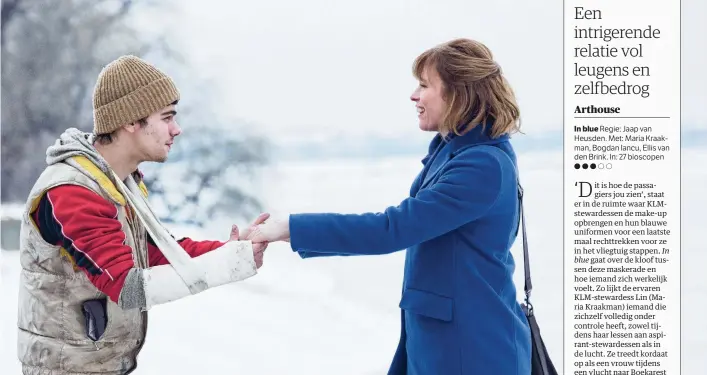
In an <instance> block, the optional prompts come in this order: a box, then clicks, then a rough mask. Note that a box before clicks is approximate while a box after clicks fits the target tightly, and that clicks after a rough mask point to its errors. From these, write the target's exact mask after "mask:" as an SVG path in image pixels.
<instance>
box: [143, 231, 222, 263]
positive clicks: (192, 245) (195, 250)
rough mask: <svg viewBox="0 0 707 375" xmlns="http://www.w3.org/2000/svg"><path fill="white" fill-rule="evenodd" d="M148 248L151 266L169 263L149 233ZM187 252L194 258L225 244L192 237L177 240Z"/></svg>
mask: <svg viewBox="0 0 707 375" xmlns="http://www.w3.org/2000/svg"><path fill="white" fill-rule="evenodd" d="M147 237H148V238H147V248H148V251H149V259H150V266H161V265H163V264H169V261H168V260H167V258H166V257H165V256H164V254H162V251H160V249H159V248H158V247H157V245H155V243H154V242H153V240H152V238H150V236H149V234H148V236H147ZM177 242H178V243H179V244H180V245H181V246H182V248H183V249H184V250H186V252H187V254H189V256H191V257H192V258H196V257H198V256H199V255H203V254H206V253H208V252H209V251H211V250H214V249H216V248H219V247H221V246H223V244H225V242H221V241H194V240H192V239H191V238H183V239H181V240H179V241H177Z"/></svg>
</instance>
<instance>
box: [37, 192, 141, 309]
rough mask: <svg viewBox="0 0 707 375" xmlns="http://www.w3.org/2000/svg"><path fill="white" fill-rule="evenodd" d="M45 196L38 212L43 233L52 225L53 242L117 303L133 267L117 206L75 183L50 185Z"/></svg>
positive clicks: (99, 288)
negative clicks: (43, 203) (42, 206)
mask: <svg viewBox="0 0 707 375" xmlns="http://www.w3.org/2000/svg"><path fill="white" fill-rule="evenodd" d="M45 197H46V198H47V199H46V202H47V203H46V204H45V205H44V208H43V209H42V211H43V212H40V213H38V215H37V216H38V217H42V218H44V223H45V225H44V227H45V228H44V232H46V231H47V229H50V228H51V227H52V226H54V227H55V228H56V229H57V230H55V231H54V234H55V239H56V242H55V243H61V244H62V245H63V247H64V249H66V251H67V252H68V253H69V255H70V256H71V257H72V258H73V260H74V262H75V263H76V265H77V266H78V267H79V268H81V269H82V270H83V271H84V272H85V273H86V275H87V276H88V279H89V280H90V281H91V283H93V285H95V286H96V288H98V290H100V291H101V292H103V293H104V294H106V295H107V296H108V297H109V298H110V299H111V300H112V301H114V302H116V303H117V301H118V297H119V296H120V291H121V289H122V287H123V284H124V283H125V277H126V276H127V274H128V272H129V271H130V269H131V268H132V267H133V266H134V263H133V256H132V249H131V248H130V247H129V246H127V245H125V233H124V232H123V230H122V225H121V223H120V221H118V209H117V207H116V206H115V205H114V204H113V203H112V202H109V201H107V200H105V199H104V198H102V197H101V196H99V195H98V194H96V193H95V192H93V191H91V190H89V189H87V188H84V187H81V186H76V185H62V186H58V187H55V188H52V189H50V190H49V191H48V192H47V194H46V196H45ZM41 221H42V220H41V219H40V222H41ZM43 235H44V233H43Z"/></svg>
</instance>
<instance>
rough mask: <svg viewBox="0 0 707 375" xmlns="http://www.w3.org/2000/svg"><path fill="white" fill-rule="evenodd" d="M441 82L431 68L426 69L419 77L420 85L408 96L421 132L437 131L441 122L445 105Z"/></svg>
mask: <svg viewBox="0 0 707 375" xmlns="http://www.w3.org/2000/svg"><path fill="white" fill-rule="evenodd" d="M442 92H443V84H442V80H441V79H440V77H439V74H437V71H436V70H435V69H433V68H430V67H427V68H425V69H424V70H423V72H422V74H421V77H420V84H419V85H418V86H417V88H416V89H415V91H414V92H413V93H412V95H411V96H410V100H412V101H413V102H415V107H416V108H417V118H418V119H419V121H420V123H419V126H420V129H422V130H423V131H437V130H438V129H439V125H440V123H441V122H442V117H443V116H444V112H445V110H446V106H447V103H445V101H444V98H443V94H442Z"/></svg>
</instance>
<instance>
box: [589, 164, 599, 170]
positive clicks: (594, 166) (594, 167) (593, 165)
mask: <svg viewBox="0 0 707 375" xmlns="http://www.w3.org/2000/svg"><path fill="white" fill-rule="evenodd" d="M589 167H590V168H592V169H597V165H596V164H594V163H592V165H590V166H589Z"/></svg>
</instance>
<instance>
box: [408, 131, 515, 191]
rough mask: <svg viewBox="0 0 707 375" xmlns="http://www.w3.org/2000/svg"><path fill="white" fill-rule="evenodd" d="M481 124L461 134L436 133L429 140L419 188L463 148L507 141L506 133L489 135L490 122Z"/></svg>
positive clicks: (425, 184) (426, 183) (423, 160)
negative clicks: (444, 136) (444, 135)
mask: <svg viewBox="0 0 707 375" xmlns="http://www.w3.org/2000/svg"><path fill="white" fill-rule="evenodd" d="M483 125H484V124H479V125H477V126H475V127H474V128H472V129H471V130H469V131H468V132H466V133H464V134H463V135H456V134H450V135H448V136H447V137H446V138H443V137H442V136H441V135H440V134H439V133H437V135H435V137H434V138H433V139H432V141H431V142H430V145H429V148H428V150H427V155H426V156H425V157H424V158H423V159H422V164H423V165H424V169H423V172H422V173H423V181H422V183H421V184H420V187H419V188H420V189H421V188H424V187H425V186H427V185H428V184H429V182H430V181H431V180H432V179H433V178H434V177H435V175H437V173H438V172H439V170H440V169H441V168H442V166H443V165H444V164H445V163H446V162H447V161H448V160H449V159H451V158H452V157H454V156H455V155H457V154H459V153H460V152H462V151H463V150H465V149H467V148H469V147H473V146H477V145H493V144H499V143H502V142H506V141H508V139H509V136H508V135H507V134H504V135H502V136H500V137H497V138H493V137H491V134H490V130H491V124H490V123H488V122H487V123H486V124H485V125H486V126H483Z"/></svg>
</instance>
